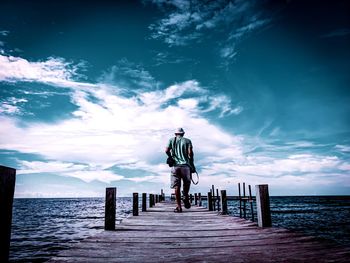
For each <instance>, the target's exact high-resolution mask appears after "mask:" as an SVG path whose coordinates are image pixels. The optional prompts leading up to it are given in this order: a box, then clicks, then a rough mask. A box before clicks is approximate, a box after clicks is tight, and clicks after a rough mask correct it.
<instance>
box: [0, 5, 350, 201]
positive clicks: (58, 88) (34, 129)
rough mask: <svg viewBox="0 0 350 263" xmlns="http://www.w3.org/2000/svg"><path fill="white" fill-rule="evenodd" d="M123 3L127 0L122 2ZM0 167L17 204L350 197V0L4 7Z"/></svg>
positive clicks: (0, 63) (0, 27) (0, 61)
mask: <svg viewBox="0 0 350 263" xmlns="http://www.w3.org/2000/svg"><path fill="white" fill-rule="evenodd" d="M114 2H115V1H114ZM0 10H1V11H0V12H1V16H0V164H2V165H5V166H10V167H14V168H16V169H17V174H18V175H17V182H16V193H15V195H16V197H75V196H84V197H85V196H103V195H104V189H105V187H110V186H116V187H118V195H130V194H131V193H132V192H133V191H137V192H144V191H147V192H156V191H157V190H159V189H161V188H164V189H165V191H166V192H167V193H170V189H169V168H168V167H167V166H166V164H165V154H164V147H165V145H166V144H167V141H168V139H169V138H170V137H171V136H173V131H174V129H175V128H177V127H183V128H184V129H185V131H186V136H187V137H189V138H190V139H191V140H192V142H193V145H194V152H195V160H196V165H197V167H198V171H199V174H200V184H199V185H198V186H195V187H193V191H194V192H195V191H202V192H207V190H208V188H209V186H211V184H215V185H216V186H218V187H220V188H222V189H227V190H228V191H229V194H237V191H236V188H237V186H236V183H237V182H243V181H244V182H246V183H248V184H251V185H256V184H260V183H268V184H269V185H270V192H271V194H273V195H302V194H350V159H349V156H350V103H349V101H350V90H349V83H350V72H349V71H350V70H349V69H350V49H349V47H350V19H349V17H350V4H349V3H348V1H345V0H344V1H311V0H310V1H303V0H300V1H248V0H236V1H234V0H232V1H221V0H217V1H202V0H197V1H196V0H193V1H185V0H175V1H165V0H153V1H151V0H144V1H118V3H112V1H96V3H92V1H81V2H80V1H65V0H61V1H1V3H0Z"/></svg>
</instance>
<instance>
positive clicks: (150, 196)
mask: <svg viewBox="0 0 350 263" xmlns="http://www.w3.org/2000/svg"><path fill="white" fill-rule="evenodd" d="M152 196H153V194H149V207H152V206H153V203H152Z"/></svg>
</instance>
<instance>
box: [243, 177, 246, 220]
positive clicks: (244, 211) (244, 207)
mask: <svg viewBox="0 0 350 263" xmlns="http://www.w3.org/2000/svg"><path fill="white" fill-rule="evenodd" d="M245 197H246V196H245V183H243V217H244V219H246V218H247V211H246V198H245Z"/></svg>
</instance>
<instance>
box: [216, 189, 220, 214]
mask: <svg viewBox="0 0 350 263" xmlns="http://www.w3.org/2000/svg"><path fill="white" fill-rule="evenodd" d="M216 199H217V200H216V201H217V207H218V211H220V195H219V189H218V188H216Z"/></svg>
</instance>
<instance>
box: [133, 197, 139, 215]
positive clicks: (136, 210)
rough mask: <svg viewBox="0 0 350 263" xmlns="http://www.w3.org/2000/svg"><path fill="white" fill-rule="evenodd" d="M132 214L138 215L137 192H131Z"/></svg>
mask: <svg viewBox="0 0 350 263" xmlns="http://www.w3.org/2000/svg"><path fill="white" fill-rule="evenodd" d="M132 215H133V216H138V215H139V194H138V193H133V194H132Z"/></svg>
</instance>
